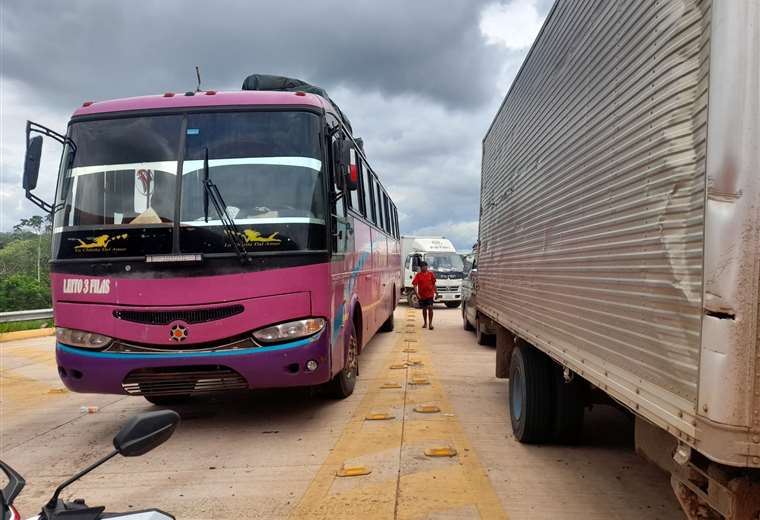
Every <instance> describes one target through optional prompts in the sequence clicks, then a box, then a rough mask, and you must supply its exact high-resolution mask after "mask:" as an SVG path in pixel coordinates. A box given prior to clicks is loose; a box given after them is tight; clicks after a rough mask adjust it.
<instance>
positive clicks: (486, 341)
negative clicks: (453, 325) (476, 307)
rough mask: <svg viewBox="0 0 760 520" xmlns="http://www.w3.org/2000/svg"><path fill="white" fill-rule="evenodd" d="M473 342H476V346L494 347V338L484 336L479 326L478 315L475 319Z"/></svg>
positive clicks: (488, 335) (489, 335)
mask: <svg viewBox="0 0 760 520" xmlns="http://www.w3.org/2000/svg"><path fill="white" fill-rule="evenodd" d="M475 340H476V341H477V342H478V345H484V346H485V345H494V344H495V343H496V338H495V337H494V335H493V334H486V333H485V332H483V327H482V326H481V325H480V315H479V314H478V315H477V317H476V318H475Z"/></svg>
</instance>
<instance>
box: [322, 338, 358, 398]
mask: <svg viewBox="0 0 760 520" xmlns="http://www.w3.org/2000/svg"><path fill="white" fill-rule="evenodd" d="M358 374H359V342H358V340H357V339H356V332H355V330H354V328H353V326H352V327H351V337H350V339H349V343H348V350H347V352H346V363H345V366H344V367H343V370H341V371H340V372H338V373H337V374H335V376H334V377H333V378H332V379H331V380H330V381H328V382H327V383H325V386H324V393H325V395H327V397H330V398H331V399H345V398H346V397H348V396H350V395H351V394H353V393H354V387H355V386H356V376H357V375H358Z"/></svg>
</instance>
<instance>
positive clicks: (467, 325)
mask: <svg viewBox="0 0 760 520" xmlns="http://www.w3.org/2000/svg"><path fill="white" fill-rule="evenodd" d="M462 327H463V328H464V330H467V331H473V330H475V327H473V326H472V323H470V320H468V319H467V304H466V303H463V304H462Z"/></svg>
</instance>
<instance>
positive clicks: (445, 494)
mask: <svg viewBox="0 0 760 520" xmlns="http://www.w3.org/2000/svg"><path fill="white" fill-rule="evenodd" d="M415 317H416V314H413V313H412V311H410V310H409V309H407V308H405V307H401V308H399V309H398V310H397V314H396V323H397V330H396V332H395V333H390V334H381V335H378V336H377V337H376V338H375V339H374V340H373V341H372V342H371V343H370V345H369V346H368V348H367V349H366V351H365V353H364V354H363V355H362V357H361V376H360V378H359V383H358V385H357V390H356V393H355V394H354V395H353V396H352V397H351V398H349V399H347V400H345V401H340V402H336V401H328V400H325V399H322V398H320V397H318V396H313V395H311V394H310V393H309V392H308V391H303V390H298V391H277V392H273V391H272V392H251V393H245V394H236V395H231V396H225V397H219V398H205V399H198V400H196V401H194V402H192V403H190V404H188V405H184V406H182V407H180V408H178V411H179V412H180V413H181V414H182V417H183V422H182V424H181V426H180V428H179V429H178V430H177V433H176V434H175V436H174V437H173V438H172V439H171V440H170V441H169V442H168V443H167V444H165V445H163V446H161V447H160V448H158V449H156V450H155V451H154V452H151V453H150V454H149V455H146V456H144V457H140V458H133V459H114V460H112V461H110V462H109V463H107V464H106V465H105V466H103V467H101V468H100V469H99V470H97V472H96V473H93V474H92V475H90V476H88V477H85V479H83V480H82V481H81V482H80V483H79V484H76V485H75V486H73V487H72V488H71V491H70V492H69V496H71V497H80V496H82V497H86V498H87V499H88V502H91V503H93V504H107V505H108V506H109V509H111V510H128V509H139V508H142V507H145V506H156V507H161V508H163V509H165V510H168V511H171V512H173V513H174V514H175V515H176V516H177V518H190V519H195V518H198V519H200V518H220V519H221V518H225V519H226V518H288V517H290V518H330V519H338V518H357V517H366V518H383V519H384V518H456V519H459V518H506V517H509V518H512V519H522V518H530V519H541V518H547V519H549V518H551V519H553V520H556V519H558V518H563V519H564V518H584V519H628V518H630V519H642V518H658V519H671V518H672V519H680V518H683V517H682V515H681V513H680V512H679V510H678V506H677V504H676V501H675V499H674V498H673V497H672V495H671V492H670V486H669V484H668V480H667V477H666V476H665V475H664V474H663V473H661V472H659V471H658V470H657V469H656V468H654V467H653V466H650V465H649V464H647V463H646V462H644V461H642V460H641V459H639V458H638V457H637V456H636V455H635V454H634V453H633V450H632V422H631V421H630V420H629V419H628V418H627V417H625V416H623V415H622V414H621V413H619V412H618V411H616V410H614V409H612V408H608V407H597V408H595V409H594V410H593V411H592V412H591V413H590V414H589V416H588V421H587V428H586V432H585V440H584V443H583V445H582V446H581V447H575V448H566V447H555V446H550V447H536V446H524V445H521V444H519V443H517V442H515V440H514V439H513V437H512V435H511V431H510V429H509V423H508V418H507V410H506V405H505V402H506V384H505V382H504V381H503V380H498V379H495V378H494V377H493V364H494V352H493V349H492V348H491V347H480V346H477V345H476V344H475V341H474V336H472V335H471V334H470V333H467V332H465V331H463V330H462V327H461V321H460V315H459V312H458V310H444V309H440V310H437V311H436V321H437V323H436V325H437V326H436V328H435V330H434V331H428V330H422V329H421V328H420V327H419V325H420V323H419V319H415ZM52 347H53V341H52V338H44V339H40V340H25V341H19V342H15V343H4V344H1V345H0V356H1V358H0V392H1V394H2V395H1V398H2V409H1V410H0V412H1V414H0V419H1V421H2V424H1V425H0V426H1V438H0V442H1V444H0V456H1V457H2V459H3V460H5V461H6V462H8V463H10V464H11V465H12V466H14V467H15V468H17V469H18V470H19V471H20V472H21V473H23V474H24V476H25V477H26V478H27V482H28V486H27V488H26V490H25V491H24V494H23V495H22V497H21V499H20V501H19V502H18V505H19V506H20V509H21V511H22V513H23V514H27V515H31V514H32V513H34V512H36V510H37V509H38V508H39V506H40V505H41V504H42V503H43V502H44V501H45V499H47V498H48V497H49V495H50V493H51V492H52V490H53V489H54V487H55V485H57V484H58V483H60V482H61V481H62V480H64V479H65V478H66V477H68V476H70V475H71V474H72V473H74V472H75V470H77V469H80V468H82V467H84V466H85V465H87V464H88V463H91V462H93V461H94V460H96V458H98V457H99V456H100V455H102V454H104V453H106V452H107V451H108V450H109V448H110V442H111V437H112V436H113V434H114V433H115V432H116V431H117V430H118V428H119V426H120V425H121V424H122V423H123V422H124V421H125V420H126V419H127V418H128V417H129V416H130V415H132V414H134V413H136V412H139V411H143V410H152V409H155V407H154V406H152V405H150V404H149V403H147V402H146V401H143V400H142V399H141V398H137V397H125V396H97V395H85V394H73V393H69V392H66V391H65V390H63V386H62V384H61V383H60V381H59V380H58V378H57V375H56V368H55V361H54V357H53V352H52ZM405 362H406V363H412V362H418V364H417V365H416V366H411V367H408V368H391V367H392V366H394V365H400V364H403V363H405ZM387 383H391V384H390V385H387V386H391V387H393V386H396V385H397V387H395V388H384V387H383V386H384V385H385V384H387ZM414 383H420V384H414ZM424 404H428V405H435V406H438V407H439V408H440V412H439V413H434V414H423V413H419V412H417V411H415V408H416V407H418V406H419V405H424ZM82 406H97V407H98V411H97V412H96V413H91V414H83V413H81V412H80V407H82ZM381 413H384V414H387V415H389V416H392V418H391V419H388V420H375V421H372V420H367V417H368V416H371V415H373V414H381ZM429 448H453V449H455V450H456V452H457V454H456V455H455V456H453V457H440V458H430V457H427V456H425V455H424V452H425V450H426V449H429ZM358 467H364V468H366V469H368V470H370V473H369V474H367V475H363V476H356V477H343V478H341V477H337V476H336V472H338V471H339V470H340V469H341V468H349V469H350V468H358Z"/></svg>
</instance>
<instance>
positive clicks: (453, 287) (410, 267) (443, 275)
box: [401, 235, 464, 308]
mask: <svg viewBox="0 0 760 520" xmlns="http://www.w3.org/2000/svg"><path fill="white" fill-rule="evenodd" d="M422 261H425V262H427V264H428V269H430V270H431V271H432V272H433V274H435V277H436V280H437V282H436V289H437V290H438V294H437V296H436V298H435V301H436V302H440V303H443V304H445V305H446V307H450V308H456V307H459V304H460V303H461V302H462V277H463V271H464V263H463V262H462V257H461V256H460V255H459V254H458V253H457V250H456V248H455V247H454V244H452V243H451V241H450V240H449V239H447V238H446V237H415V236H406V235H402V236H401V262H402V264H401V276H402V279H403V284H404V288H403V290H402V297H406V299H407V302H409V304H410V305H412V306H413V307H416V306H417V295H416V294H415V291H414V287H412V280H413V279H414V275H415V274H417V272H418V271H419V270H420V268H419V264H420V262H422Z"/></svg>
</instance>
